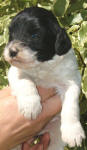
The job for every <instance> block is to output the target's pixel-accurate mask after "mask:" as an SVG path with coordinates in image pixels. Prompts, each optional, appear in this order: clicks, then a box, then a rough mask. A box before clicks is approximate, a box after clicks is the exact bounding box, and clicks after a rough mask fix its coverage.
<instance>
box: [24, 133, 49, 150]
mask: <svg viewBox="0 0 87 150" xmlns="http://www.w3.org/2000/svg"><path fill="white" fill-rule="evenodd" d="M49 142H50V136H49V134H48V133H45V134H44V135H43V136H41V138H40V142H39V144H36V145H34V146H32V147H31V146H30V143H29V142H26V143H24V144H23V148H22V150H47V147H48V145H49Z"/></svg>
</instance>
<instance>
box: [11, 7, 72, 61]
mask: <svg viewBox="0 0 87 150" xmlns="http://www.w3.org/2000/svg"><path fill="white" fill-rule="evenodd" d="M60 31H61V27H60V26H59V24H58V22H57V19H56V17H55V16H54V15H53V14H52V12H51V11H47V10H45V9H43V8H38V7H30V8H26V9H25V10H23V11H21V12H20V13H19V14H18V15H16V16H15V17H14V19H13V20H12V22H11V25H10V27H9V42H10V41H12V40H19V41H22V42H23V43H24V45H26V46H28V47H29V48H31V49H32V51H36V52H37V54H36V56H37V59H38V60H39V61H46V60H50V59H52V57H53V56H54V55H55V54H58V55H63V54H65V53H67V52H68V50H69V49H70V47H71V42H70V40H69V38H68V36H67V34H66V33H65V35H64V33H63V32H60Z"/></svg>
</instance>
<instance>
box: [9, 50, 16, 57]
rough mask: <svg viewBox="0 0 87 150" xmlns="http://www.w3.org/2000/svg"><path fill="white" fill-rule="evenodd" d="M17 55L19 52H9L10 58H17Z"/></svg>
mask: <svg viewBox="0 0 87 150" xmlns="http://www.w3.org/2000/svg"><path fill="white" fill-rule="evenodd" d="M17 53H18V51H17V50H15V51H14V50H12V49H10V51H9V55H10V57H12V58H13V57H16V56H17Z"/></svg>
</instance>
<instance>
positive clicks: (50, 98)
mask: <svg viewBox="0 0 87 150" xmlns="http://www.w3.org/2000/svg"><path fill="white" fill-rule="evenodd" d="M38 91H39V94H40V96H41V98H42V107H43V110H42V112H41V114H40V115H39V116H38V118H37V119H36V120H28V119H25V118H24V116H23V115H21V114H20V112H19V111H18V106H17V100H16V97H15V96H12V94H11V89H10V88H9V87H8V88H5V89H3V90H1V91H0V150H9V149H11V148H13V147H15V146H16V145H18V144H20V143H23V142H24V141H27V140H30V139H32V138H33V137H34V136H35V135H37V133H38V132H40V131H41V129H42V128H43V127H44V126H45V125H46V124H47V123H48V122H49V121H50V120H51V119H52V118H53V117H54V116H55V115H56V114H57V113H59V112H60V111H61V101H60V98H59V96H58V95H55V90H54V89H43V88H41V87H38ZM24 150H26V149H24ZM32 150H33V149H32Z"/></svg>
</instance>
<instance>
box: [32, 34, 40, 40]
mask: <svg viewBox="0 0 87 150" xmlns="http://www.w3.org/2000/svg"><path fill="white" fill-rule="evenodd" d="M31 37H32V38H33V39H35V38H38V37H39V35H38V34H37V33H35V34H32V35H31Z"/></svg>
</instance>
